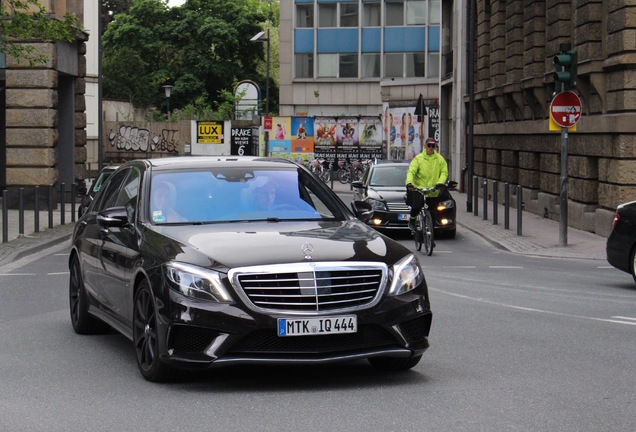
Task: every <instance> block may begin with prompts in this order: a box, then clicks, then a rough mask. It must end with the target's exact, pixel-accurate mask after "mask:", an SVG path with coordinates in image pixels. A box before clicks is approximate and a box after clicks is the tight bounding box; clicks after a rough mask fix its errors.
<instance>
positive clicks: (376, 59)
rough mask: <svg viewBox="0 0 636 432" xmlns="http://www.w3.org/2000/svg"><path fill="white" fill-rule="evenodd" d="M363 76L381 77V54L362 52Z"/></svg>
mask: <svg viewBox="0 0 636 432" xmlns="http://www.w3.org/2000/svg"><path fill="white" fill-rule="evenodd" d="M362 78H380V54H362Z"/></svg>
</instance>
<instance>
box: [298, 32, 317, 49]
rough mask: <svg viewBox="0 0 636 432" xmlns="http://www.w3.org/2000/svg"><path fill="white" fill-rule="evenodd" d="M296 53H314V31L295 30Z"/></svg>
mask: <svg viewBox="0 0 636 432" xmlns="http://www.w3.org/2000/svg"><path fill="white" fill-rule="evenodd" d="M294 52H295V53H313V52H314V31H313V29H296V30H294Z"/></svg>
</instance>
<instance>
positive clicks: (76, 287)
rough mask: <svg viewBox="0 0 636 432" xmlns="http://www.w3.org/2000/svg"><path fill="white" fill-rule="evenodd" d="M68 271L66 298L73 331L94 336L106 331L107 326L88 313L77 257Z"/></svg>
mask: <svg viewBox="0 0 636 432" xmlns="http://www.w3.org/2000/svg"><path fill="white" fill-rule="evenodd" d="M70 270H71V275H70V278H69V286H68V294H69V296H68V297H69V308H70V311H71V324H72V325H73V330H75V332H76V333H79V334H96V333H103V332H105V331H107V330H108V328H109V327H108V325H107V324H106V323H104V322H103V321H100V320H99V319H97V318H95V317H94V316H92V315H91V314H90V313H89V312H88V296H87V294H86V288H85V287H84V281H83V280H82V271H81V267H80V264H79V259H78V257H77V255H75V256H74V257H73V259H72V261H71V269H70Z"/></svg>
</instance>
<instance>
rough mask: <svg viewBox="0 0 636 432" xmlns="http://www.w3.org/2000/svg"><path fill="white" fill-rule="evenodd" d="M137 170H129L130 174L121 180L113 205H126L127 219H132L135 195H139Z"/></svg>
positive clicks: (135, 205)
mask: <svg viewBox="0 0 636 432" xmlns="http://www.w3.org/2000/svg"><path fill="white" fill-rule="evenodd" d="M139 177H140V176H139V171H137V170H136V169H134V168H133V169H131V170H130V175H129V176H128V177H127V178H126V180H125V181H124V182H123V186H122V187H121V189H119V193H118V194H117V199H116V200H115V203H114V205H113V207H126V210H127V212H128V220H129V221H131V222H132V221H134V220H135V215H136V214H137V197H138V196H139Z"/></svg>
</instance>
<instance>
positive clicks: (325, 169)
mask: <svg viewBox="0 0 636 432" xmlns="http://www.w3.org/2000/svg"><path fill="white" fill-rule="evenodd" d="M325 165H326V163H325V159H314V160H313V161H312V162H311V165H310V167H309V169H310V171H311V172H313V173H314V174H315V175H316V176H317V177H318V178H319V179H320V180H322V181H323V182H325V183H327V182H329V181H331V167H330V165H328V164H327V166H325Z"/></svg>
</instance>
